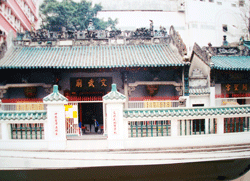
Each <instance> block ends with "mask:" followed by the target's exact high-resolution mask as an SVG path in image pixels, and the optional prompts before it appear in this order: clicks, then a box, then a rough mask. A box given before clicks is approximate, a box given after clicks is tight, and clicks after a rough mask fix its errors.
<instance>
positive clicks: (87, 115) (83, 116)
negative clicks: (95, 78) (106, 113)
mask: <svg viewBox="0 0 250 181" xmlns="http://www.w3.org/2000/svg"><path fill="white" fill-rule="evenodd" d="M79 107H80V111H79V113H80V115H79V116H80V120H79V121H80V122H81V123H82V126H83V127H84V128H83V133H84V132H85V133H95V123H94V119H96V120H97V122H98V123H99V130H98V133H101V129H102V126H103V104H102V103H92V102H91V103H81V104H80V106H79Z"/></svg>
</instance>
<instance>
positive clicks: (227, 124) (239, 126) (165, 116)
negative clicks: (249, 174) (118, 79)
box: [123, 105, 250, 137]
mask: <svg viewBox="0 0 250 181" xmlns="http://www.w3.org/2000/svg"><path fill="white" fill-rule="evenodd" d="M249 113H250V106H247V105H245V106H226V107H211V108H205V107H199V108H182V107H179V108H164V109H163V108H160V109H145V108H141V109H139V108H138V109H126V110H124V112H123V114H124V115H123V117H124V119H125V120H126V121H127V122H128V127H129V130H128V131H129V134H128V135H129V137H157V136H172V135H176V136H188V135H205V134H223V133H232V132H246V131H250V119H249V117H248V115H249ZM173 126H174V127H173ZM218 129H219V130H220V131H218Z"/></svg>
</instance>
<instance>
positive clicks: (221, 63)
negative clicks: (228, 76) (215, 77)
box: [211, 56, 250, 71]
mask: <svg viewBox="0 0 250 181" xmlns="http://www.w3.org/2000/svg"><path fill="white" fill-rule="evenodd" d="M211 61H212V62H213V63H214V66H213V67H212V68H214V69H219V70H237V71H245V70H246V71H249V70H250V56H213V57H211Z"/></svg>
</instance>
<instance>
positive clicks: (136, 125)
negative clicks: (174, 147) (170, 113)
mask: <svg viewBox="0 0 250 181" xmlns="http://www.w3.org/2000/svg"><path fill="white" fill-rule="evenodd" d="M170 122H171V121H170V120H161V121H128V125H129V133H128V136H129V137H156V136H171V123H170Z"/></svg>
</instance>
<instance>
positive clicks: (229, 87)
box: [222, 83, 250, 94]
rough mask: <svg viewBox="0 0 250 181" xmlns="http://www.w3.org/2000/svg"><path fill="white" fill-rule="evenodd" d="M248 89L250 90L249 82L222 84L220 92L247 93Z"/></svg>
mask: <svg viewBox="0 0 250 181" xmlns="http://www.w3.org/2000/svg"><path fill="white" fill-rule="evenodd" d="M249 90H250V87H249V84H244V83H235V84H233V83H228V84H222V92H224V93H227V94H238V93H248V92H249Z"/></svg>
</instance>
